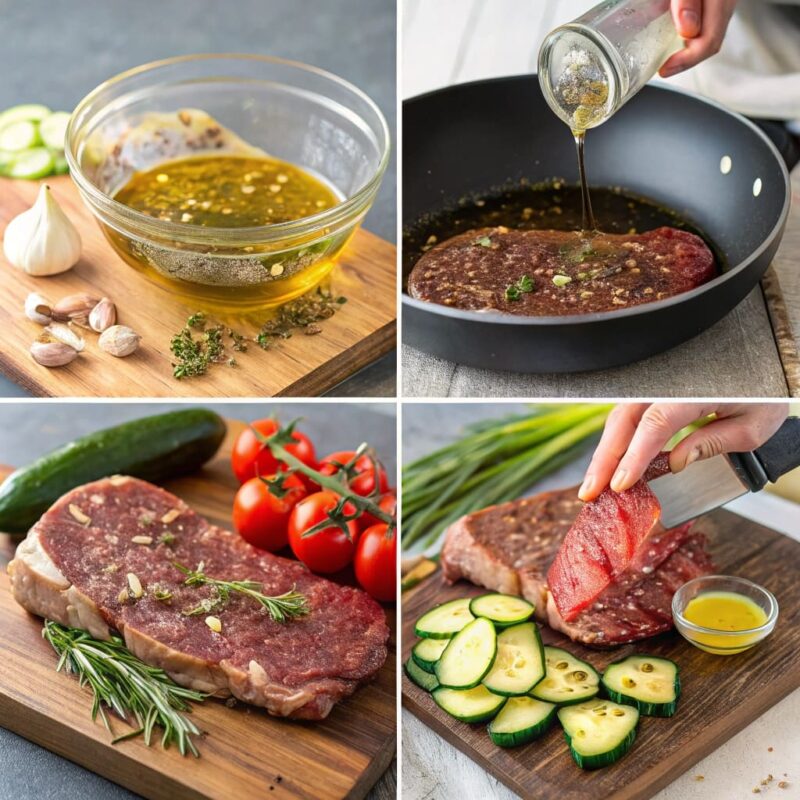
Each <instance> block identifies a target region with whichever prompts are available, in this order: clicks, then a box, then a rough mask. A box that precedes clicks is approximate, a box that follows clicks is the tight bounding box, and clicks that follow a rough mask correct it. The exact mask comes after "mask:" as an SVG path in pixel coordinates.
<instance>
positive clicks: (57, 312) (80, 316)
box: [53, 293, 97, 328]
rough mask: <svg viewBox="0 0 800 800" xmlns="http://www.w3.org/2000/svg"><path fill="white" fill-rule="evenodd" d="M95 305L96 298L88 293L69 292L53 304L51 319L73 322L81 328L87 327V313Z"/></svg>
mask: <svg viewBox="0 0 800 800" xmlns="http://www.w3.org/2000/svg"><path fill="white" fill-rule="evenodd" d="M96 305H97V298H96V297H92V296H91V295H89V294H83V293H79V294H71V295H68V296H67V297H62V298H61V299H60V300H59V301H58V302H57V303H56V304H55V305H54V306H53V319H54V320H56V321H57V322H74V323H75V324H76V325H80V326H81V327H82V328H88V327H89V314H91V312H92V309H93V308H94V307H95V306H96Z"/></svg>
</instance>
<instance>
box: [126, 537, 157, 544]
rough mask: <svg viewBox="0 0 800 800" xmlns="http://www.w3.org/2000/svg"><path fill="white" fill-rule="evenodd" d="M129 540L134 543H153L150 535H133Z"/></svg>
mask: <svg viewBox="0 0 800 800" xmlns="http://www.w3.org/2000/svg"><path fill="white" fill-rule="evenodd" d="M131 541H132V542H133V543H134V544H153V537H152V536H134V537H133V538H132V539H131Z"/></svg>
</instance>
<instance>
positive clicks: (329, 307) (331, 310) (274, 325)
mask: <svg viewBox="0 0 800 800" xmlns="http://www.w3.org/2000/svg"><path fill="white" fill-rule="evenodd" d="M346 302H347V298H346V297H341V296H339V297H334V296H333V294H331V293H330V292H327V291H325V290H323V289H317V291H316V292H313V293H310V294H308V295H305V296H303V297H300V298H298V299H297V300H293V301H292V302H291V303H287V304H286V305H284V306H281V308H280V309H279V310H278V313H277V315H276V316H275V317H274V318H273V319H271V320H269V321H267V322H265V323H264V325H263V326H262V328H261V330H260V331H259V333H258V335H257V336H256V338H255V341H256V343H257V344H258V346H259V347H261V348H262V349H263V350H269V349H270V348H271V347H272V346H273V345H274V344H275V342H276V341H278V340H279V339H289V338H291V336H292V333H293V332H294V331H295V330H300V329H308V332H309V333H310V334H314V333H319V332H320V331H321V329H320V328H319V326H318V325H316V323H317V322H321V321H322V320H325V319H330V317H332V316H333V315H334V314H335V313H336V307H337V306H340V305H342V304H343V303H346Z"/></svg>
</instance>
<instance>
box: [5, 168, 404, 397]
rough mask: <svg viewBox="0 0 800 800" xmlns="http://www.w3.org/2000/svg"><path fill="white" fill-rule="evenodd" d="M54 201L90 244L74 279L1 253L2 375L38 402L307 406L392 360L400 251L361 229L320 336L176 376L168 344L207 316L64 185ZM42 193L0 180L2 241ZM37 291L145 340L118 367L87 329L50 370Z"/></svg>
mask: <svg viewBox="0 0 800 800" xmlns="http://www.w3.org/2000/svg"><path fill="white" fill-rule="evenodd" d="M47 183H48V185H50V187H51V188H52V190H53V195H54V197H55V198H56V199H57V200H58V202H59V203H60V204H61V207H62V208H63V209H64V211H65V212H66V214H67V215H68V216H69V218H70V220H71V221H72V222H73V223H74V224H75V226H76V227H77V228H78V230H79V232H80V234H81V239H82V240H83V255H82V257H81V260H80V262H79V263H78V264H77V265H76V266H75V267H74V268H73V269H71V270H70V271H69V272H66V273H63V274H61V275H55V276H52V277H48V278H33V277H30V276H28V275H26V274H25V273H24V272H22V271H20V270H18V269H15V268H13V267H12V266H11V265H10V264H9V263H8V262H7V261H6V259H5V257H4V256H3V255H2V252H0V328H1V329H2V331H3V348H2V351H0V371H2V372H3V373H5V374H6V375H7V376H8V377H9V378H11V379H12V380H14V381H16V382H17V383H19V384H20V385H21V386H23V387H24V388H26V389H27V390H28V391H30V392H31V393H33V394H34V395H36V396H39V397H276V396H284V395H285V396H291V397H300V396H304V397H311V396H315V395H319V394H322V393H323V392H325V391H327V390H329V389H331V388H333V387H334V386H335V385H336V384H338V383H340V382H341V381H343V380H344V379H345V378H347V377H349V376H350V375H352V374H354V373H355V372H357V371H358V370H360V369H362V368H363V367H365V366H367V365H368V364H370V363H371V362H372V361H374V360H375V359H376V358H379V357H380V356H382V355H384V354H385V353H388V352H389V351H390V350H392V349H393V348H394V347H395V344H396V324H395V322H396V313H397V296H396V289H395V287H396V272H397V269H396V251H395V247H394V246H393V245H391V244H389V243H388V242H386V241H384V240H383V239H380V238H379V237H377V236H375V235H373V234H371V233H369V232H367V231H364V230H359V231H358V232H357V233H356V235H355V236H354V237H353V238H352V239H351V240H350V243H349V244H348V245H347V247H346V248H345V250H344V252H343V253H342V255H341V257H340V260H339V264H338V266H337V267H336V269H335V270H334V272H333V279H332V286H333V290H334V291H335V292H336V293H338V294H340V295H343V296H345V297H346V298H347V301H348V302H347V303H346V304H345V305H344V306H342V307H341V309H340V310H339V311H338V312H337V313H336V314H335V315H334V316H333V317H332V318H331V319H328V320H325V321H324V322H323V323H321V327H322V333H320V334H318V335H316V336H304V335H303V334H302V333H298V334H297V335H295V336H293V337H292V338H291V339H288V340H286V341H284V342H281V343H280V344H279V345H278V346H277V347H276V348H275V349H273V350H270V351H268V352H265V351H263V350H261V349H260V348H258V347H257V346H255V345H251V347H250V348H249V349H248V352H246V353H241V354H239V353H237V354H235V355H236V358H237V361H238V362H239V364H240V366H239V367H238V368H230V367H228V366H224V365H223V366H217V367H215V368H213V369H211V370H209V372H208V373H207V374H206V375H204V376H201V377H198V378H191V379H184V380H180V381H178V380H176V379H175V378H173V377H172V367H171V359H172V356H171V353H170V352H169V342H170V339H171V337H172V336H173V335H174V334H175V333H177V332H178V331H179V330H181V328H182V327H183V326H184V325H185V324H186V319H187V317H188V316H189V315H190V314H192V313H194V312H195V311H198V310H201V309H199V308H196V307H189V306H187V305H185V304H183V303H182V302H181V301H179V300H176V299H175V298H174V297H173V296H172V295H170V294H169V293H168V292H167V290H165V289H163V288H161V287H160V286H157V285H155V284H153V283H151V282H150V281H149V280H148V279H147V278H146V277H144V276H143V275H142V274H140V273H139V272H137V271H136V270H134V269H133V268H132V267H130V266H128V265H127V264H126V263H125V262H123V261H122V259H120V257H119V256H118V255H117V254H116V253H115V252H114V251H113V250H112V248H111V245H109V244H108V242H107V241H106V239H105V237H104V236H103V234H102V232H101V231H100V227H99V226H98V225H97V223H96V222H95V221H94V219H93V217H92V215H91V214H90V212H89V211H88V209H87V208H86V207H85V206H84V204H83V202H82V201H81V199H80V197H79V196H78V191H77V189H76V188H75V186H74V185H73V183H72V181H71V180H70V178H69V177H67V176H62V177H57V178H48V179H47ZM38 191H39V183H38V182H33V181H23V180H10V179H0V231H2V230H5V226H6V224H7V223H8V222H9V221H10V220H11V219H13V218H14V217H15V216H16V215H17V214H19V213H21V212H22V211H24V210H25V209H27V208H29V207H30V206H31V205H32V204H33V202H34V200H35V199H36V195H37V193H38ZM32 291H36V292H38V293H39V294H41V295H44V296H45V297H47V298H48V299H50V300H51V301H53V302H55V301H56V300H58V299H59V298H61V297H66V296H67V295H71V294H75V293H78V292H86V293H87V294H90V295H91V296H93V297H109V298H111V300H112V301H114V302H115V303H116V304H117V309H118V321H119V322H120V323H121V324H124V325H128V326H130V327H131V328H133V329H134V330H135V331H137V332H138V333H139V334H140V335H141V336H142V346H141V347H140V349H139V350H138V351H137V352H136V354H134V355H133V356H129V357H128V358H114V357H112V356H109V355H107V354H105V353H103V352H102V351H101V350H99V348H98V347H97V337H96V335H95V334H93V333H91V332H89V331H87V334H86V350H85V352H84V353H83V354H82V355H81V356H80V357H79V358H77V359H76V360H75V361H73V362H72V363H71V364H69V365H68V366H66V367H61V368H59V369H47V368H46V367H42V366H39V365H38V364H37V363H36V362H35V361H33V359H32V358H31V356H30V352H29V350H30V346H31V342H33V340H34V339H35V338H36V337H37V336H38V335H39V333H40V332H41V328H40V326H38V325H36V324H35V323H33V322H31V321H30V320H28V319H27V317H26V316H25V314H24V313H23V306H24V303H25V298H26V297H27V295H28V293H29V292H32ZM220 321H224V322H225V323H226V324H228V325H231V326H233V327H234V328H236V329H237V330H239V331H241V332H242V333H243V334H246V335H248V336H249V337H251V338H252V336H254V335H255V334H256V333H257V332H258V327H257V325H255V324H254V323H253V322H249V323H246V322H243V321H242V320H238V319H235V318H231V319H225V320H220Z"/></svg>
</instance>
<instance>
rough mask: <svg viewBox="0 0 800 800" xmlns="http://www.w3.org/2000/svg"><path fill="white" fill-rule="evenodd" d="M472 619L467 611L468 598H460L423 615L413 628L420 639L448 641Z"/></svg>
mask: <svg viewBox="0 0 800 800" xmlns="http://www.w3.org/2000/svg"><path fill="white" fill-rule="evenodd" d="M473 619H475V617H473V616H472V614H471V613H470V610H469V598H468V597H460V598H459V599H458V600H451V601H450V602H449V603H442V605H440V606H436V607H434V608H432V609H431V610H430V611H428V612H426V613H425V614H423V615H422V616H421V617H420V618H419V619H418V620H417V624H416V625H415V626H414V633H416V634H417V636H419V637H420V639H449V638H450V637H452V636H455V634H457V633H458V632H459V631H460V630H461V629H462V628H463V627H464V626H466V625H468V624H469V623H470V622H472V620H473Z"/></svg>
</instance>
